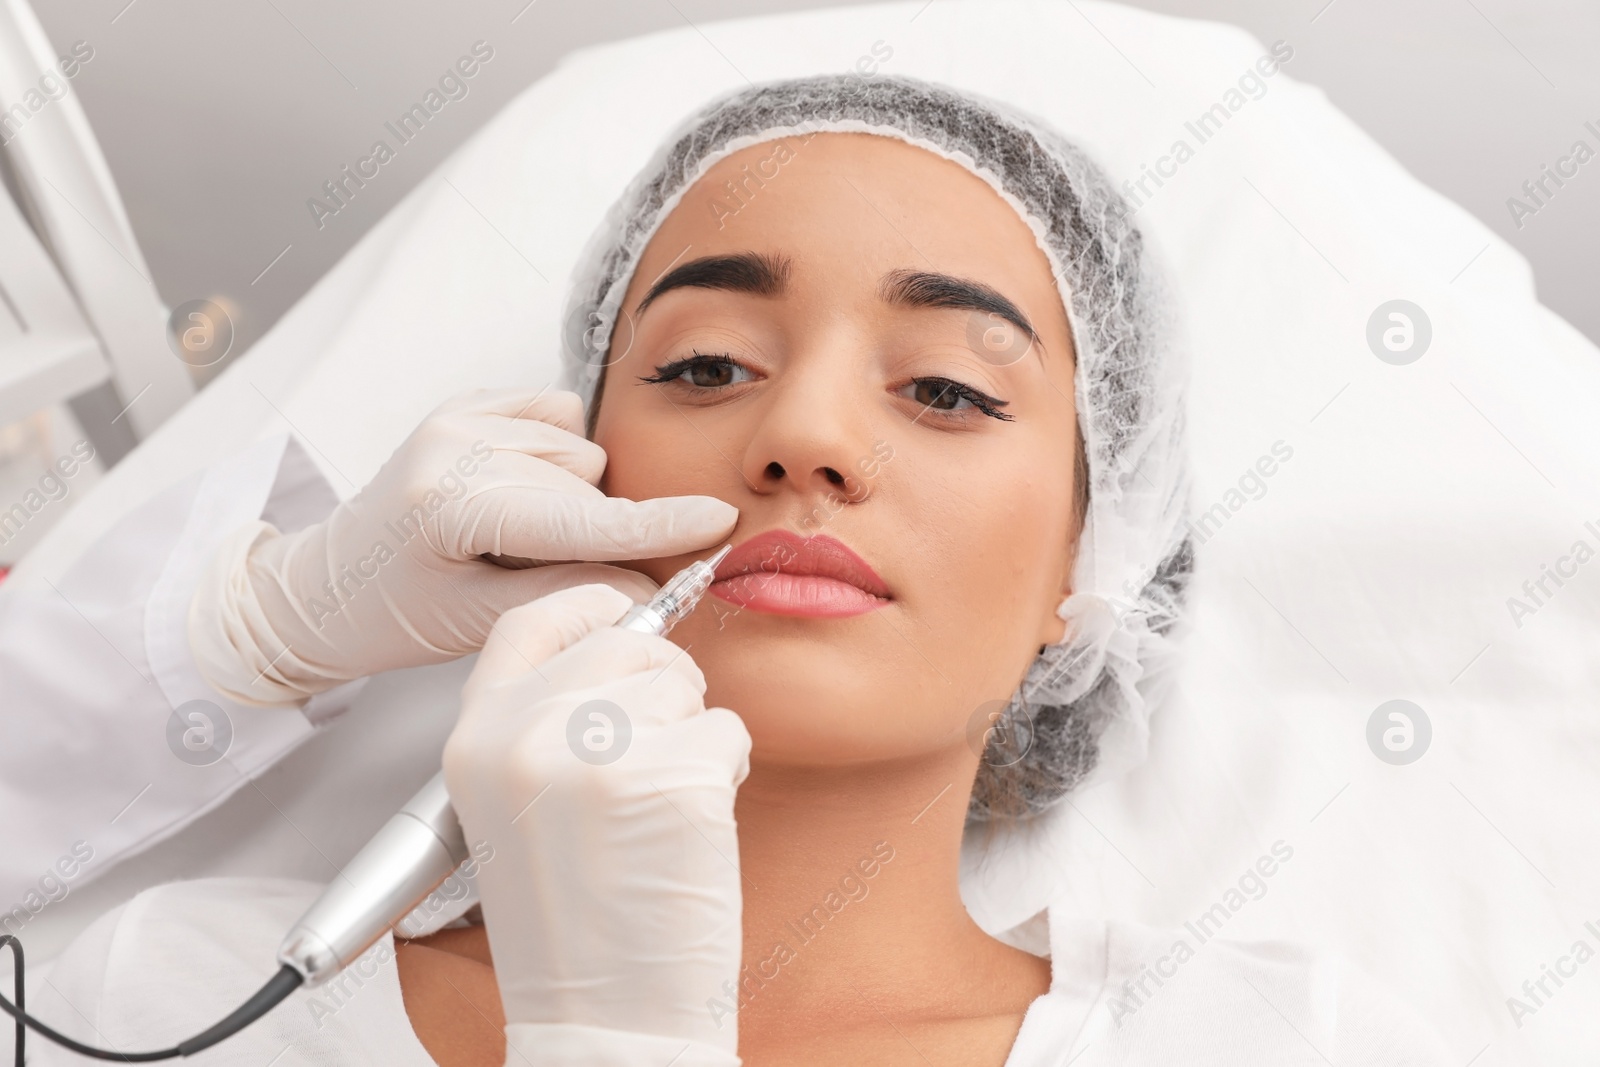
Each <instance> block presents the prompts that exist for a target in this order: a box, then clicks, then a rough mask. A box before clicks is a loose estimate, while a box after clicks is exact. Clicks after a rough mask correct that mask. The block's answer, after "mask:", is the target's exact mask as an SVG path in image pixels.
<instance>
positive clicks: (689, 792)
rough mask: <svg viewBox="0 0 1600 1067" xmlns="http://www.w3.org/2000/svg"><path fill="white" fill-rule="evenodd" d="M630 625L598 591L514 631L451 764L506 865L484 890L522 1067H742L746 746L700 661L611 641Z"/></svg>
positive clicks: (467, 701) (667, 648) (447, 768)
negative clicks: (740, 806) (709, 697)
mask: <svg viewBox="0 0 1600 1067" xmlns="http://www.w3.org/2000/svg"><path fill="white" fill-rule="evenodd" d="M629 606H630V602H629V599H628V598H627V597H626V596H624V595H623V594H621V593H619V592H617V591H616V590H615V589H611V588H608V587H606V586H598V585H591V586H583V587H580V588H576V589H568V590H564V591H562V592H559V593H555V594H552V595H550V596H548V597H545V598H544V599H542V600H538V601H535V602H534V603H532V604H528V605H525V606H523V607H517V608H513V609H511V610H510V611H508V612H506V613H505V614H504V615H502V616H501V617H500V621H499V622H498V623H497V624H496V625H495V629H494V635H493V636H492V637H491V639H490V641H489V642H488V644H487V645H485V647H484V650H483V654H482V656H480V658H479V660H478V663H477V666H476V668H475V669H474V670H473V672H472V675H471V677H470V678H469V679H468V682H467V685H466V688H465V690H464V692H463V699H462V708H461V718H460V721H459V722H458V723H457V724H456V728H455V731H454V732H453V733H452V734H451V735H450V739H449V741H448V742H447V743H446V745H445V750H444V774H445V784H446V785H447V786H448V787H449V790H450V798H451V801H452V803H453V804H454V806H455V809H456V814H457V816H458V817H459V818H460V819H461V825H462V828H463V830H464V831H465V832H466V836H467V840H469V841H474V842H476V841H480V840H486V841H488V842H489V843H490V844H491V845H492V846H493V847H494V854H495V861H494V862H493V863H490V864H484V865H483V866H482V868H481V869H480V871H479V874H478V889H479V892H480V894H481V895H482V900H483V914H484V921H485V924H486V925H487V927H488V933H489V947H490V951H491V953H492V955H493V957H494V969H495V976H496V978H497V979H498V981H499V984H500V997H501V1000H502V1001H503V1002H504V1005H505V1017H506V1043H507V1053H506V1063H507V1064H508V1065H512V1064H516V1065H519V1067H526V1065H528V1064H532V1065H534V1067H578V1065H583V1067H646V1065H650V1067H666V1065H667V1064H668V1063H671V1064H672V1065H673V1067H737V1065H738V1064H739V1063H740V1062H741V1061H740V1059H739V1057H738V1055H737V1047H738V1027H737V1022H736V1019H735V1018H733V1017H727V1016H724V1017H721V1018H720V1025H719V1020H718V1018H716V1017H714V1016H713V1014H712V1012H711V1010H710V1009H709V1007H708V1004H707V1002H708V1001H709V1000H710V999H711V998H713V997H715V998H717V1000H719V1001H722V1000H725V999H727V998H728V996H729V994H728V992H727V987H728V984H729V983H731V982H733V981H736V980H737V978H738V972H739V965H740V962H739V960H740V957H739V953H740V946H741V932H740V919H741V913H742V909H743V901H744V898H743V894H742V892H741V890H740V885H739V841H738V835H737V833H736V832H735V826H734V819H733V801H734V793H735V791H736V789H737V787H738V786H739V784H740V783H741V782H743V781H744V779H745V776H746V775H747V774H748V773H749V769H750V759H749V754H750V735H749V734H748V733H747V732H746V730H745V727H744V722H743V721H742V720H741V719H740V718H739V717H738V716H737V715H735V714H734V713H733V712H732V711H729V710H728V709H726V708H710V709H707V708H706V707H705V706H704V703H703V698H704V693H705V678H704V676H703V675H702V674H701V673H700V668H699V667H697V666H695V663H694V661H693V660H692V659H690V658H689V656H688V654H687V653H686V652H685V651H684V650H682V649H680V648H678V646H676V645H674V644H673V643H672V642H670V641H668V640H666V639H665V638H662V637H655V636H652V635H649V634H639V633H633V632H631V631H627V630H620V629H617V628H615V627H614V626H613V625H612V624H614V623H616V622H617V621H619V620H620V619H621V618H622V616H623V614H624V613H625V612H626V611H627V609H628V608H629ZM599 701H609V702H610V704H611V705H614V706H615V708H620V709H622V710H621V714H620V715H619V714H617V712H616V711H615V710H614V709H613V708H611V707H610V706H609V705H606V704H599V703H596V702H599ZM624 716H625V717H626V725H624V722H623V717H624ZM608 728H609V730H610V731H611V732H610V734H609V736H608V735H607V729H608ZM586 731H588V732H589V735H588V737H587V741H588V742H589V743H590V744H591V745H593V746H595V749H594V750H591V748H589V747H585V740H586V738H585V736H584V734H585V732H586ZM607 742H609V743H607ZM618 751H620V752H621V754H620V755H616V753H617V752H618ZM580 752H581V753H583V754H584V755H587V756H588V757H589V758H588V759H587V760H586V759H584V758H580V756H579V755H578V753H580ZM608 757H609V758H614V762H609V763H603V762H591V761H597V760H598V759H601V758H608Z"/></svg>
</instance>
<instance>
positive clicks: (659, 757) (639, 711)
mask: <svg viewBox="0 0 1600 1067" xmlns="http://www.w3.org/2000/svg"><path fill="white" fill-rule="evenodd" d="M535 704H537V705H538V706H539V708H540V709H541V710H545V711H553V712H554V713H555V714H557V715H559V716H560V717H561V718H563V719H566V718H568V717H571V716H576V717H577V718H578V719H579V720H580V721H588V720H590V719H598V720H600V721H602V722H604V723H606V724H608V725H609V726H610V727H611V728H612V730H613V731H614V732H616V733H618V734H619V735H620V736H625V737H627V738H629V739H630V740H629V741H628V743H629V744H630V746H631V745H633V744H634V743H635V742H637V743H638V750H637V751H636V752H633V753H632V755H633V766H632V767H631V768H629V769H642V770H653V769H655V768H658V767H661V766H664V765H667V764H671V763H678V762H682V761H684V760H686V759H687V760H690V761H693V760H695V759H697V758H698V757H697V756H695V755H694V754H693V753H690V752H688V751H687V750H685V749H682V748H681V747H680V746H679V745H678V743H677V742H676V741H673V740H672V739H671V737H670V736H667V737H666V738H665V739H664V738H663V736H662V734H661V731H662V730H664V729H676V724H678V723H681V722H682V721H684V720H686V719H690V718H693V717H695V716H698V715H699V714H700V713H701V712H702V711H704V710H705V701H704V699H703V697H702V694H701V691H700V687H699V686H698V685H696V684H694V682H692V681H691V680H690V679H688V678H686V677H685V676H684V675H683V674H681V673H680V672H678V671H673V670H669V671H666V672H664V673H663V672H661V671H644V672H641V673H639V674H629V675H625V676H623V677H620V678H607V679H606V680H605V681H604V682H602V683H601V684H599V685H594V686H588V687H585V688H582V689H568V690H564V691H562V692H561V693H560V695H559V698H558V699H554V700H547V701H544V702H538V701H536V702H535ZM532 707H533V705H524V709H529V710H531V708H532ZM511 714H519V712H518V711H515V710H513V711H511ZM520 714H522V715H524V716H526V715H528V710H522V711H521V712H520ZM623 731H626V734H625V735H624V734H623ZM625 754H626V753H625ZM578 755H579V756H580V758H581V755H582V754H581V753H578Z"/></svg>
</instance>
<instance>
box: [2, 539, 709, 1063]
mask: <svg viewBox="0 0 1600 1067" xmlns="http://www.w3.org/2000/svg"><path fill="white" fill-rule="evenodd" d="M732 547H733V546H732V545H724V546H723V547H722V548H721V549H719V550H718V551H717V553H716V554H715V555H713V556H712V557H711V558H710V559H706V560H701V561H699V562H697V563H691V564H690V565H689V566H688V567H685V568H684V569H683V570H681V571H679V572H678V573H677V574H674V575H673V576H672V577H671V578H670V579H668V581H667V584H666V585H664V586H662V587H661V589H660V591H658V592H657V593H656V595H655V596H654V597H652V598H651V599H650V600H649V601H648V602H646V603H644V604H636V605H634V606H633V607H632V608H630V609H629V610H628V613H627V614H626V615H624V616H623V617H622V619H621V621H619V622H618V623H617V625H618V626H619V627H621V628H622V629H624V630H635V631H638V632H639V633H647V634H656V635H658V636H659V635H664V634H666V633H667V631H669V630H671V629H672V628H673V627H674V626H676V625H677V624H678V623H679V622H681V621H682V620H683V619H684V618H686V617H687V616H688V615H689V613H690V612H692V611H693V610H694V608H695V605H696V604H698V603H699V602H700V599H701V598H702V597H704V596H705V594H706V590H708V589H710V588H711V583H712V581H713V578H714V572H715V570H716V566H717V564H719V563H721V562H722V560H723V558H724V557H725V556H727V554H728V552H729V550H731V549H732ZM469 854H470V850H469V848H468V845H467V840H466V836H465V835H464V834H463V833H462V830H461V823H460V822H459V821H458V820H457V819H456V813H455V809H454V808H452V807H451V806H450V794H449V792H448V791H447V790H446V789H445V784H444V773H443V772H440V773H439V774H437V775H435V776H434V777H433V779H432V780H431V781H430V782H428V784H427V785H425V786H423V787H422V788H421V789H420V790H419V791H418V792H417V794H416V795H415V796H413V797H412V798H411V799H410V800H409V801H408V802H407V803H406V805H405V806H404V807H402V808H401V809H400V811H399V812H398V813H397V814H396V815H395V816H394V817H393V818H391V819H390V820H389V821H388V822H387V823H385V824H384V825H383V827H382V829H380V830H379V831H378V832H377V834H376V835H374V836H373V838H372V840H370V841H368V842H367V843H366V845H364V846H363V847H362V849H361V851H360V852H358V853H356V855H355V858H353V859H352V860H351V861H350V862H349V863H348V864H346V865H345V868H344V870H342V871H341V872H339V876H338V877H337V878H335V879H334V880H333V882H332V883H331V884H330V885H329V886H328V888H327V889H325V890H323V892H322V895H321V896H320V897H318V898H317V900H316V902H315V903H313V904H312V905H311V907H310V908H309V909H307V911H306V913H305V914H304V915H302V916H301V917H300V919H299V921H298V922H296V923H295V924H294V926H293V927H292V928H290V930H289V933H288V934H287V935H286V936H285V937H284V939H283V943H282V945H280V946H279V948H278V962H279V963H280V964H281V965H282V966H281V967H280V968H279V970H278V973H277V974H275V975H274V976H273V977H272V979H271V981H269V982H267V984H266V985H264V986H262V987H261V989H260V991H259V992H257V993H256V994H255V996H253V997H251V998H250V999H249V1000H248V1001H246V1002H245V1003H244V1004H243V1005H242V1006H241V1007H240V1008H239V1009H238V1010H237V1011H235V1012H234V1013H233V1014H232V1015H230V1016H228V1017H227V1018H226V1019H223V1020H222V1021H221V1022H219V1023H218V1024H217V1025H215V1026H213V1027H211V1029H209V1030H206V1031H205V1032H204V1033H201V1034H197V1035H196V1036H194V1037H191V1038H190V1039H189V1040H187V1041H184V1042H182V1043H181V1044H178V1045H175V1046H173V1047H172V1048H169V1049H163V1050H161V1051H158V1052H114V1051H111V1050H109V1049H98V1048H94V1047H92V1046H90V1045H85V1044H82V1043H80V1042H77V1041H74V1040H73V1039H72V1038H69V1037H67V1036H66V1035H65V1034H62V1033H60V1032H58V1031H56V1030H54V1029H52V1028H51V1027H49V1026H47V1025H45V1024H44V1023H42V1022H40V1021H39V1020H37V1019H35V1018H33V1017H32V1016H31V1015H28V1014H27V1013H26V1012H25V1011H24V1010H23V1009H24V1007H25V1004H26V1002H25V1000H24V994H23V989H22V945H21V943H20V942H18V941H17V940H16V939H15V938H12V937H9V936H7V937H4V938H0V947H3V946H5V945H6V944H8V943H9V944H10V946H11V948H12V949H13V951H14V952H15V955H16V985H15V990H16V997H17V1002H16V1003H15V1004H13V1003H11V1001H9V1000H7V999H5V998H4V997H3V996H0V1007H3V1008H4V1009H5V1010H6V1012H8V1013H9V1014H10V1015H11V1016H12V1017H13V1018H14V1019H16V1020H17V1056H18V1060H17V1062H18V1063H21V1062H22V1059H21V1057H22V1047H23V1035H24V1033H25V1031H24V1027H25V1026H26V1027H31V1028H32V1029H33V1030H36V1031H37V1032H39V1033H40V1034H43V1035H44V1036H45V1037H48V1038H49V1039H50V1040H52V1041H54V1042H56V1043H57V1044H58V1045H62V1046H63V1047H65V1048H69V1049H71V1050H73V1051H74V1052H78V1053H81V1054H82V1055H85V1056H90V1057H93V1058H95V1059H102V1060H121V1061H123V1062H150V1061H152V1060H166V1059H173V1058H176V1057H178V1056H192V1055H194V1054H195V1053H197V1052H200V1051H201V1050H203V1049H207V1048H210V1047H211V1046H212V1045H215V1044H216V1043H217V1042H219V1041H222V1040H224V1039H226V1038H228V1037H231V1036H233V1035H234V1034H236V1033H238V1032H239V1031H240V1030H243V1029H244V1028H245V1027H246V1026H248V1025H250V1024H251V1023H253V1022H255V1021H256V1020H257V1019H259V1018H261V1017H262V1016H263V1015H265V1014H266V1013H267V1012H269V1011H271V1010H272V1009H273V1008H275V1007H277V1005H278V1004H280V1003H282V1002H283V1000H284V999H285V998H287V997H288V996H289V994H290V993H292V992H294V991H295V990H296V989H297V988H299V987H300V986H301V985H304V986H306V987H307V988H314V987H316V986H319V985H322V984H323V983H324V982H326V981H328V980H329V979H330V978H332V977H333V976H334V975H336V974H338V973H339V972H340V971H342V970H344V969H345V968H346V967H348V966H350V964H352V963H354V962H355V961H356V959H357V958H358V957H359V956H360V955H361V954H362V953H363V952H365V951H366V950H367V949H368V948H370V947H371V946H372V945H373V944H374V943H375V942H377V941H378V939H379V938H381V937H382V936H383V935H384V933H385V932H386V931H387V930H389V929H390V928H391V927H393V926H394V925H395V924H397V923H399V922H400V921H401V920H402V919H404V918H405V917H406V916H407V915H409V914H410V913H411V911H412V909H413V908H415V907H416V906H417V905H418V904H420V903H422V902H423V901H424V900H425V899H427V897H428V895H429V894H430V893H432V892H433V891H434V890H435V889H437V888H438V887H439V886H440V885H441V884H442V883H443V882H444V880H445V879H447V878H449V877H450V875H451V874H452V873H454V872H455V870H456V868H457V867H459V866H460V865H461V864H462V863H464V862H466V860H467V858H468V856H469Z"/></svg>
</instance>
